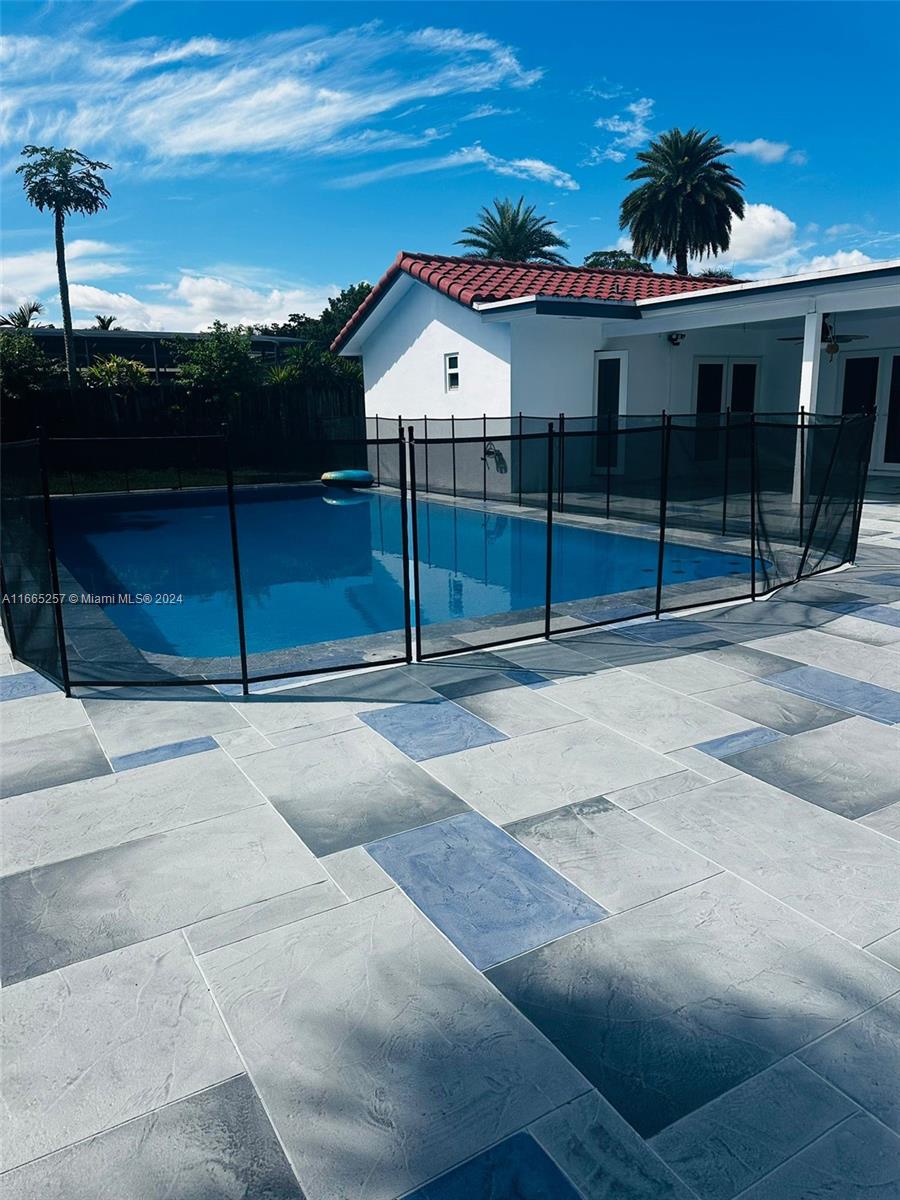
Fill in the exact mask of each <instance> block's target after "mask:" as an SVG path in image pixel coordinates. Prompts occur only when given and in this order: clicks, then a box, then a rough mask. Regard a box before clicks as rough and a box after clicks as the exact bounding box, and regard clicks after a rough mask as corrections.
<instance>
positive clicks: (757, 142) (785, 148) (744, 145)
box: [731, 138, 807, 166]
mask: <svg viewBox="0 0 900 1200" xmlns="http://www.w3.org/2000/svg"><path fill="white" fill-rule="evenodd" d="M731 147H732V149H733V150H734V152H735V154H740V155H743V156H745V157H746V158H755V159H756V161H757V162H761V163H767V164H768V163H780V162H785V161H787V162H791V163H794V164H795V165H796V166H802V165H803V163H805V162H806V161H807V155H806V153H805V151H803V150H792V149H791V144H790V142H770V141H769V140H768V139H767V138H754V139H753V140H752V141H750V142H732V143H731Z"/></svg>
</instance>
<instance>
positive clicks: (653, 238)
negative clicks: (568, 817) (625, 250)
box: [619, 129, 744, 275]
mask: <svg viewBox="0 0 900 1200" xmlns="http://www.w3.org/2000/svg"><path fill="white" fill-rule="evenodd" d="M731 153H733V151H732V150H731V149H730V148H729V147H727V146H723V145H722V142H721V141H720V140H719V138H718V137H716V136H715V135H714V134H712V135H711V134H709V133H701V132H700V130H699V129H689V130H688V131H687V133H682V132H681V130H680V129H670V130H669V132H668V133H663V134H660V136H659V137H658V138H655V139H654V140H653V141H652V142H651V143H650V146H649V148H648V149H647V150H642V151H641V152H640V153H639V154H638V156H637V158H638V161H639V162H640V163H641V164H642V165H641V166H640V167H638V168H637V170H635V171H632V172H631V174H630V175H629V176H628V178H629V179H634V180H646V182H645V183H642V184H641V186H640V187H637V188H635V189H634V191H633V192H630V193H629V194H628V195H627V196H626V197H625V199H624V200H623V201H622V208H621V214H620V217H619V228H620V229H625V228H628V229H629V230H630V232H631V240H632V243H633V245H634V253H635V254H636V255H637V256H638V257H639V258H655V257H657V256H658V255H660V254H664V255H665V256H666V258H668V259H669V260H670V261H671V260H672V259H674V260H675V270H676V272H677V274H679V275H687V273H688V257H689V256H690V257H693V258H699V257H700V256H701V255H702V254H718V253H719V252H720V251H722V250H727V249H728V246H729V244H730V242H731V218H732V216H735V217H743V215H744V201H743V198H742V196H741V193H740V190H739V189H741V188H743V186H744V185H743V184H742V183H741V181H740V179H738V178H737V177H736V176H735V175H733V174H732V172H731V168H730V167H729V165H728V163H726V162H725V161H724V155H726V154H731Z"/></svg>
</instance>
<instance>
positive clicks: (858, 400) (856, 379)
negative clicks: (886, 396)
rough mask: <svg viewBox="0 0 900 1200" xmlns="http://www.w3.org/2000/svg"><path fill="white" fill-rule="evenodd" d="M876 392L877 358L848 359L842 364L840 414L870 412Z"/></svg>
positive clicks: (873, 405)
mask: <svg viewBox="0 0 900 1200" xmlns="http://www.w3.org/2000/svg"><path fill="white" fill-rule="evenodd" d="M877 391H878V358H877V357H872V358H869V357H865V358H863V357H860V358H848V359H847V360H846V361H845V363H844V391H843V396H842V397H841V412H843V413H844V414H845V415H846V416H849V415H850V414H852V413H864V412H871V411H872V409H873V408H874V407H875V396H876V393H877Z"/></svg>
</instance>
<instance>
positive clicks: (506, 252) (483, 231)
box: [456, 196, 569, 266]
mask: <svg viewBox="0 0 900 1200" xmlns="http://www.w3.org/2000/svg"><path fill="white" fill-rule="evenodd" d="M524 205H525V197H524V196H520V197H519V202H518V204H513V202H512V200H494V211H493V212H491V210H490V209H489V208H482V210H481V212H480V214H479V216H480V220H479V223H478V224H477V225H469V226H468V227H467V228H465V229H464V230H463V233H467V234H469V236H468V237H464V238H460V239H459V241H457V243H456V245H457V246H470V247H471V248H472V249H473V250H474V251H476V253H475V255H474V256H473V257H475V258H502V259H505V260H506V261H507V262H545V263H554V264H556V265H557V266H564V265H565V262H566V260H565V259H564V258H563V257H562V255H561V254H557V253H556V252H555V250H554V247H558V248H559V249H562V250H564V249H565V248H566V247H567V246H568V244H569V243H568V242H565V241H563V239H562V238H561V237H560V236H559V235H558V234H556V233H554V232H553V229H552V226H553V225H555V224H556V222H555V221H551V220H550V218H549V217H539V216H536V215H535V211H534V205H533V204H529V205H528V207H527V208H525V207H524Z"/></svg>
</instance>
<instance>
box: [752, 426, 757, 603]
mask: <svg viewBox="0 0 900 1200" xmlns="http://www.w3.org/2000/svg"><path fill="white" fill-rule="evenodd" d="M756 489H757V479H756V413H751V414H750V599H751V600H755V599H756V499H757V497H756Z"/></svg>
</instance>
